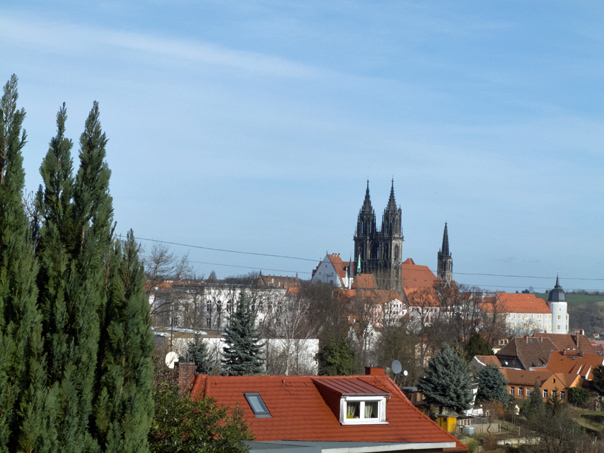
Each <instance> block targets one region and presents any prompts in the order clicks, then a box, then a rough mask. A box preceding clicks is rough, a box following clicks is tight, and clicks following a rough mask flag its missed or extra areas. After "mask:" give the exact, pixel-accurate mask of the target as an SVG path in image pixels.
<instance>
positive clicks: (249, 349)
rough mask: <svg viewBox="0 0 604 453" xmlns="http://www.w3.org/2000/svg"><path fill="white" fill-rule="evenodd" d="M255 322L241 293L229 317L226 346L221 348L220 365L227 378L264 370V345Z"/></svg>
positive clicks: (253, 315)
mask: <svg viewBox="0 0 604 453" xmlns="http://www.w3.org/2000/svg"><path fill="white" fill-rule="evenodd" d="M255 321H256V312H255V311H254V310H253V309H252V307H250V303H249V301H248V298H247V297H246V295H244V293H243V292H242V293H241V294H240V295H239V299H238V301H237V309H236V310H235V311H234V312H233V313H232V314H231V315H230V316H229V327H228V328H227V329H226V336H225V338H224V341H225V342H226V346H225V347H224V348H223V358H222V364H223V366H224V371H225V373H226V374H228V375H229V376H244V375H251V374H259V373H261V372H262V370H263V369H264V358H263V357H262V348H263V347H264V343H260V334H259V333H258V331H257V330H256V327H255V325H254V324H255Z"/></svg>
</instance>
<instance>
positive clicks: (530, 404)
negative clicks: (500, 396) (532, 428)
mask: <svg viewBox="0 0 604 453" xmlns="http://www.w3.org/2000/svg"><path fill="white" fill-rule="evenodd" d="M544 414H545V403H544V402H543V396H542V395H541V386H540V385H539V381H535V387H534V388H533V391H532V392H531V396H530V397H529V399H528V400H526V401H525V403H524V404H523V405H522V407H521V408H520V415H522V416H524V417H526V418H527V419H528V420H536V419H539V418H541V417H543V415H544Z"/></svg>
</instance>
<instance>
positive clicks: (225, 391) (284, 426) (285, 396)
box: [191, 375, 467, 451]
mask: <svg viewBox="0 0 604 453" xmlns="http://www.w3.org/2000/svg"><path fill="white" fill-rule="evenodd" d="M316 382H318V383H319V385H329V386H336V387H337V386H342V387H343V388H348V387H349V386H351V385H361V386H362V387H363V388H376V389H378V390H379V391H382V392H384V393H389V394H391V397H390V399H388V400H387V403H386V417H387V421H388V424H379V425H352V426H346V425H341V424H340V422H339V420H338V418H337V417H336V415H334V413H333V411H332V409H330V407H329V405H328V404H327V402H326V401H325V400H324V399H323V397H322V396H321V393H320V391H319V389H318V388H317V385H316V384H315V383H316ZM353 383H356V384H353ZM366 386H369V387H366ZM247 392H250V393H251V392H257V393H259V394H260V396H261V397H262V399H263V401H264V403H265V404H266V407H267V408H268V410H269V412H270V414H271V417H269V418H256V417H255V416H254V414H253V412H252V410H251V409H250V407H249V405H248V404H247V402H246V400H245V397H244V395H243V394H244V393H247ZM203 396H209V397H212V398H214V399H215V400H216V401H217V402H218V403H219V404H222V405H225V406H228V407H231V408H233V407H235V406H237V405H238V406H239V407H240V408H241V409H243V412H244V418H245V419H247V422H248V423H250V426H251V429H252V431H253V434H254V436H255V438H256V440H257V441H277V440H301V441H353V442H354V441H356V442H361V441H362V442H401V443H402V442H455V444H456V450H460V451H467V447H465V445H463V444H462V443H461V442H459V441H458V440H457V439H456V438H455V437H453V436H452V435H450V434H449V433H447V432H446V431H445V430H443V429H442V428H440V427H439V426H438V425H437V424H436V423H435V422H433V421H432V420H430V419H429V418H428V417H426V416H425V415H424V414H422V413H421V412H420V411H419V410H418V409H416V408H415V407H414V406H413V405H412V404H411V403H410V402H409V400H408V399H407V398H406V397H405V395H404V394H403V393H402V391H401V390H400V389H399V388H398V386H397V385H396V384H395V383H394V382H393V381H392V380H391V379H390V378H389V377H388V376H329V377H328V376H242V377H235V376H206V375H197V377H196V380H195V383H194V386H193V390H192V394H191V397H192V398H199V397H203Z"/></svg>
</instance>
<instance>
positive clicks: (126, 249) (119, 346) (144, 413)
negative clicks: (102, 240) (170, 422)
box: [95, 231, 154, 452]
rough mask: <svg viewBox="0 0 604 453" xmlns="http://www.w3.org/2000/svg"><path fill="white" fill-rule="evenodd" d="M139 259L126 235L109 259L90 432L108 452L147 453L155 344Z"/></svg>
mask: <svg viewBox="0 0 604 453" xmlns="http://www.w3.org/2000/svg"><path fill="white" fill-rule="evenodd" d="M138 253H139V246H138V245H137V243H136V241H135V239H134V235H133V233H132V231H130V232H129V233H128V236H127V239H126V241H125V242H124V243H123V245H122V244H121V243H120V242H116V243H115V245H114V247H113V250H112V253H111V254H110V259H109V269H110V273H109V278H108V282H109V283H108V288H107V290H108V292H107V296H108V297H107V305H106V308H105V310H104V314H105V316H104V320H103V321H104V322H103V324H102V326H101V333H102V334H101V339H102V342H101V349H100V354H99V356H100V361H99V365H100V369H99V384H100V391H99V392H98V398H97V401H96V404H95V408H96V410H95V426H96V429H97V433H98V439H99V442H100V444H101V445H104V446H105V450H106V451H112V452H122V451H146V450H148V448H149V447H148V444H147V433H148V431H149V428H150V426H151V421H152V419H153V401H152V389H151V381H152V375H153V362H152V360H151V352H152V350H153V345H154V342H153V336H152V334H151V322H150V317H149V304H148V301H147V298H146V296H145V292H144V288H143V285H144V270H143V268H142V265H141V263H140V261H139V259H138Z"/></svg>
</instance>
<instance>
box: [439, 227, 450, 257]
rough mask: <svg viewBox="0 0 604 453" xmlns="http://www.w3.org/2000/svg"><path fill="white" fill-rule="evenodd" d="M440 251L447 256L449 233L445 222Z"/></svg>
mask: <svg viewBox="0 0 604 453" xmlns="http://www.w3.org/2000/svg"><path fill="white" fill-rule="evenodd" d="M440 251H441V252H442V253H443V255H445V256H449V232H448V231H447V222H445V232H444V233H443V246H442V247H441V249H440Z"/></svg>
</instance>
